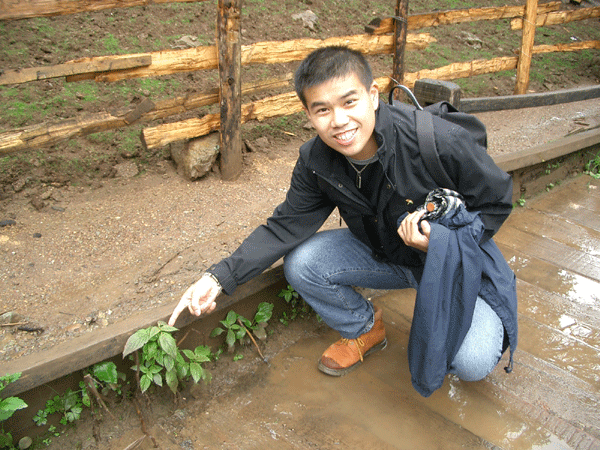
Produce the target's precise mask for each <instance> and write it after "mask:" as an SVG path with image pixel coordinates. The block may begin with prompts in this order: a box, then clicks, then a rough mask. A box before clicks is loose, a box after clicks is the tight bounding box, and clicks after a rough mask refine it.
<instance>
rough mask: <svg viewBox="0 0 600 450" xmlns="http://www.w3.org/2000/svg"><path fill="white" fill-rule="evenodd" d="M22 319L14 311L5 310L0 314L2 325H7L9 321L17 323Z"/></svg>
mask: <svg viewBox="0 0 600 450" xmlns="http://www.w3.org/2000/svg"><path fill="white" fill-rule="evenodd" d="M22 320H23V317H22V316H21V315H20V314H18V313H16V312H14V311H9V312H5V313H4V314H2V315H0V324H2V325H8V324H9V323H18V322H21V321H22Z"/></svg>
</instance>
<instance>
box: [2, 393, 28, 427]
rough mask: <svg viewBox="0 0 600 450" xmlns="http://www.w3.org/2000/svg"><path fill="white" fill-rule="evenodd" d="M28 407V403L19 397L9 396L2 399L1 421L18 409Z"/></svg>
mask: <svg viewBox="0 0 600 450" xmlns="http://www.w3.org/2000/svg"><path fill="white" fill-rule="evenodd" d="M24 408H27V403H25V402H24V401H23V400H21V399H20V398H19V397H8V398H5V399H4V400H1V401H0V422H3V421H5V420H6V419H8V418H9V417H12V415H13V414H14V413H15V411H18V410H19V409H24Z"/></svg>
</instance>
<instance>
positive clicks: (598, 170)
mask: <svg viewBox="0 0 600 450" xmlns="http://www.w3.org/2000/svg"><path fill="white" fill-rule="evenodd" d="M585 173H587V174H588V175H589V176H591V177H592V178H595V179H596V180H598V179H600V153H598V154H597V155H596V156H595V157H594V158H593V159H591V160H590V161H588V163H587V164H586V165H585Z"/></svg>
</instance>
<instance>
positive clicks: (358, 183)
mask: <svg viewBox="0 0 600 450" xmlns="http://www.w3.org/2000/svg"><path fill="white" fill-rule="evenodd" d="M378 159H379V158H378V156H377V155H375V156H373V157H372V158H370V159H367V160H365V161H361V163H362V164H359V165H361V166H363V165H364V167H363V168H362V169H360V170H358V169H357V168H356V166H355V165H354V163H353V162H352V160H351V158H350V157H349V156H346V160H347V161H348V162H349V163H350V165H351V166H352V168H353V169H354V170H355V171H356V187H357V188H358V189H360V188H361V187H362V175H361V174H362V173H363V171H364V170H365V169H366V168H367V167H368V166H369V164H371V163H372V162H374V161H377V160H378ZM354 161H357V160H354Z"/></svg>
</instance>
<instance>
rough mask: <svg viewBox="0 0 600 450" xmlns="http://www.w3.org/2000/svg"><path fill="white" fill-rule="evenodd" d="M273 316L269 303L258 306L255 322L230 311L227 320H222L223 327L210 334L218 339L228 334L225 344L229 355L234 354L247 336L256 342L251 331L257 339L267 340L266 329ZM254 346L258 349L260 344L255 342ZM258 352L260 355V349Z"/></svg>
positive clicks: (239, 356) (237, 356)
mask: <svg viewBox="0 0 600 450" xmlns="http://www.w3.org/2000/svg"><path fill="white" fill-rule="evenodd" d="M272 315H273V304H272V303H268V302H262V303H261V304H260V305H258V309H257V311H256V314H255V315H254V319H253V320H249V319H246V318H245V317H244V316H242V315H240V314H238V313H236V312H235V311H233V310H232V311H229V312H228V313H227V316H226V317H225V319H224V320H221V325H222V327H217V328H215V329H214V330H213V331H212V333H210V336H211V337H216V336H220V335H222V334H223V333H226V336H225V343H226V344H227V351H228V352H229V353H233V352H234V350H235V346H236V344H238V343H239V344H242V343H243V342H244V338H245V337H246V336H248V337H250V339H252V340H253V341H254V338H253V337H252V335H251V334H250V330H252V332H253V333H254V335H255V336H256V337H257V338H259V339H260V340H265V339H266V338H267V332H266V327H267V325H268V322H269V320H270V319H271V317H272ZM254 344H255V345H256V348H257V349H258V344H256V341H254ZM258 351H259V353H260V349H258ZM261 356H262V354H261ZM241 358H242V356H241V355H235V356H234V360H238V359H241ZM263 359H264V358H263Z"/></svg>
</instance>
